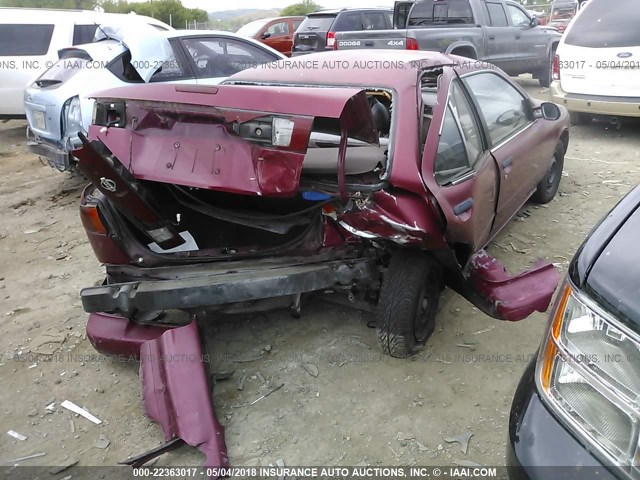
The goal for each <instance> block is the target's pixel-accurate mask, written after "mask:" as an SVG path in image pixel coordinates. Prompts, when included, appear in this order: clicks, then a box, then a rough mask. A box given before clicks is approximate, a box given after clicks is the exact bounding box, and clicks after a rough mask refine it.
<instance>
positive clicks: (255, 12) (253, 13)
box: [209, 8, 279, 21]
mask: <svg viewBox="0 0 640 480" xmlns="http://www.w3.org/2000/svg"><path fill="white" fill-rule="evenodd" d="M278 13H279V10H278V9H271V10H260V9H258V8H237V9H235V10H222V11H219V12H209V19H210V20H222V21H228V20H236V19H238V18H239V17H250V18H251V20H258V19H260V18H267V17H271V16H274V15H278Z"/></svg>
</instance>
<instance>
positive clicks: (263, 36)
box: [261, 32, 271, 38]
mask: <svg viewBox="0 0 640 480" xmlns="http://www.w3.org/2000/svg"><path fill="white" fill-rule="evenodd" d="M261 36H262V38H269V37H270V36H271V34H270V33H269V32H264V33H263V34H262V35H261Z"/></svg>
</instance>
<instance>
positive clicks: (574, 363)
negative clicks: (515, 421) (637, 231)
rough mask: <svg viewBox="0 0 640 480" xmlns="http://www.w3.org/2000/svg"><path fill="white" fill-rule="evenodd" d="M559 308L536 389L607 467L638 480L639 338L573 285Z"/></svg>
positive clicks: (568, 286)
mask: <svg viewBox="0 0 640 480" xmlns="http://www.w3.org/2000/svg"><path fill="white" fill-rule="evenodd" d="M556 305H557V308H556V310H555V313H554V314H553V316H552V318H551V321H550V323H549V327H548V330H547V334H546V336H545V339H544V341H543V344H542V346H541V348H540V354H539V357H538V364H537V369H536V381H537V383H538V388H539V390H540V391H541V392H542V394H543V398H544V399H545V400H546V403H548V404H549V406H550V407H551V408H552V410H553V411H555V412H556V413H558V414H559V416H560V417H561V418H563V419H564V420H565V422H566V423H567V425H568V426H569V427H570V428H571V429H572V430H573V431H574V432H575V433H576V435H578V437H580V438H582V439H583V440H584V442H585V443H587V444H589V445H591V446H593V447H595V449H596V450H597V451H598V452H599V453H600V457H603V458H602V459H603V460H604V461H605V463H608V464H615V465H620V466H622V467H623V470H624V471H625V472H626V473H627V474H629V475H633V476H634V477H636V478H637V476H638V474H640V450H639V448H638V422H639V421H640V403H639V401H640V337H639V336H638V335H637V334H636V333H635V332H633V331H632V330H630V329H629V328H627V327H626V326H625V325H623V324H622V323H621V322H619V321H618V320H617V319H615V318H612V317H611V315H609V314H608V313H607V312H605V311H603V310H602V309H601V308H600V307H599V306H598V305H596V304H595V303H594V302H593V301H591V300H590V299H588V298H586V297H585V296H583V295H581V294H579V293H578V292H577V291H576V290H575V288H574V287H573V286H572V285H571V283H570V282H569V281H567V282H566V284H565V287H564V290H563V292H562V295H561V297H560V298H559V300H558V301H557V304H556ZM624 467H626V468H624Z"/></svg>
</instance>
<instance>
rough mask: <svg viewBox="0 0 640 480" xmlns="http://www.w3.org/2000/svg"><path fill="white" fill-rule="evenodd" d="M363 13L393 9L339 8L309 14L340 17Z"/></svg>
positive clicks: (311, 15) (310, 15) (309, 15)
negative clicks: (346, 13)
mask: <svg viewBox="0 0 640 480" xmlns="http://www.w3.org/2000/svg"><path fill="white" fill-rule="evenodd" d="M363 11H367V12H370V11H382V12H390V11H392V9H391V8H385V7H358V8H338V9H332V10H320V11H318V12H313V13H309V14H307V16H308V17H313V16H315V15H338V14H339V13H341V12H363Z"/></svg>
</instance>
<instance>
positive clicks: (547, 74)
mask: <svg viewBox="0 0 640 480" xmlns="http://www.w3.org/2000/svg"><path fill="white" fill-rule="evenodd" d="M555 53H556V51H555V50H551V51H550V52H549V55H548V56H547V61H546V63H545V65H544V66H543V67H542V68H541V69H540V70H539V71H538V73H537V75H536V78H537V79H538V82H539V83H540V86H541V87H545V88H549V86H550V85H551V82H552V81H553V57H554V55H555Z"/></svg>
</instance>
